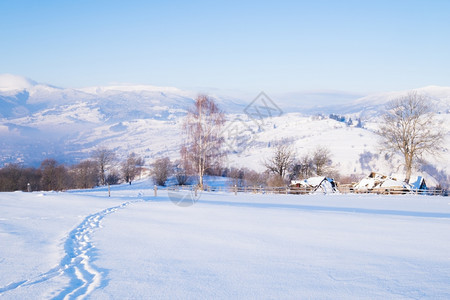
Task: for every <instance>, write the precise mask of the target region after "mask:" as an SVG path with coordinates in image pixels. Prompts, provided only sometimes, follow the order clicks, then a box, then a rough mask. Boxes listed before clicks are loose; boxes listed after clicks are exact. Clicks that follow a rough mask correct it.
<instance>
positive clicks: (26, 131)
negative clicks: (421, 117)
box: [0, 74, 450, 174]
mask: <svg viewBox="0 0 450 300" xmlns="http://www.w3.org/2000/svg"><path fill="white" fill-rule="evenodd" d="M417 91H418V92H419V93H422V94H424V95H426V96H428V97H429V99H430V101H431V102H432V105H433V107H436V108H437V110H438V112H439V113H440V115H439V117H440V118H442V119H443V120H444V121H445V126H444V128H443V130H445V131H446V133H447V137H450V125H447V124H450V122H449V121H450V87H437V86H430V87H425V88H420V89H418V90H417ZM407 92H408V91H400V92H390V93H380V94H374V95H367V96H364V97H360V96H359V95H352V94H343V93H325V94H319V93H318V94H314V95H312V94H308V95H306V94H303V96H302V94H296V95H285V96H280V97H279V98H276V99H272V100H273V102H274V103H275V104H276V105H278V106H279V109H280V114H279V115H276V116H269V117H267V118H265V119H264V120H263V121H262V122H259V123H258V122H255V119H254V116H253V117H252V116H250V115H248V114H246V113H245V112H246V111H247V110H246V107H247V106H249V105H250V108H251V106H252V105H255V103H253V102H252V100H253V99H236V98H232V97H227V96H223V95H211V96H213V97H214V98H215V99H216V100H217V102H218V103H219V105H220V107H221V108H222V109H223V110H224V111H225V112H226V113H227V119H228V121H229V122H228V124H227V126H226V128H227V129H229V128H231V127H233V126H235V128H234V129H235V130H233V131H229V132H227V133H228V136H227V144H228V145H229V146H230V149H229V150H230V155H229V158H228V159H229V161H228V163H229V164H230V166H247V167H251V168H254V169H261V160H263V159H264V158H265V157H268V156H269V155H270V153H271V151H272V150H273V145H275V144H276V143H279V142H283V143H286V142H288V143H291V144H293V145H294V146H295V149H296V150H297V154H298V155H299V156H301V155H302V154H305V153H308V152H309V151H311V150H312V149H314V148H315V147H317V146H318V145H322V146H327V147H328V148H330V150H331V151H332V153H333V157H332V158H333V161H334V163H335V165H336V167H337V168H338V169H339V171H341V173H343V174H353V173H356V174H364V173H367V172H368V171H370V170H372V169H374V170H376V171H384V172H386V173H392V172H395V171H398V170H394V169H392V168H393V166H392V161H391V162H389V161H386V160H385V159H384V158H383V157H382V156H380V155H379V153H378V150H377V138H376V136H375V135H374V133H373V131H374V130H375V129H376V128H377V122H378V117H379V116H380V112H381V111H382V110H383V108H384V105H385V103H386V102H387V101H389V100H392V99H394V98H396V97H399V96H402V95H405V94H406V93H407ZM196 95H197V92H193V91H186V90H180V89H177V88H172V87H155V86H146V85H133V86H132V85H114V86H105V87H89V88H81V89H71V88H59V87H55V86H51V85H46V84H40V83H37V82H35V81H33V80H30V79H26V78H23V77H20V76H15V75H9V74H3V75H0V139H1V140H0V145H1V148H0V166H1V165H3V164H4V163H8V162H23V163H24V164H26V165H29V164H31V165H37V164H39V163H40V162H41V161H42V160H43V159H44V158H47V157H52V158H56V159H57V160H59V161H61V162H65V163H68V164H70V163H76V162H78V161H79V160H81V159H84V158H86V157H88V156H89V153H90V152H91V151H92V150H93V149H95V148H96V147H98V146H105V147H108V148H111V149H114V150H115V151H116V152H117V154H118V156H119V157H125V156H126V155H127V154H128V153H130V152H132V151H133V152H136V153H138V154H141V155H143V156H144V157H145V158H146V159H147V161H148V162H151V161H152V160H153V159H154V158H155V157H157V156H161V155H168V156H169V157H171V158H177V156H178V150H179V145H180V142H181V140H180V129H181V122H182V117H183V116H184V115H185V112H186V109H187V107H189V106H190V105H191V104H192V103H193V101H194V100H193V99H194V98H195V96H196ZM314 97H315V98H314ZM317 97H320V101H318V102H316V104H315V105H311V104H308V101H310V102H313V103H314V102H315V101H314V100H313V99H319V98H317ZM310 99H312V100H310ZM306 104H308V105H306ZM247 109H248V108H247ZM281 112H282V114H281ZM329 114H334V116H335V117H334V118H329ZM337 116H338V117H337ZM350 119H352V121H351V122H350ZM358 119H360V120H361V123H360V124H359V125H361V124H362V125H363V126H356V125H357V124H358V122H357V120H358ZM256 121H258V120H256ZM448 149H450V138H448V139H447V143H446V147H445V149H444V154H443V157H442V158H433V157H431V158H429V160H430V162H431V163H432V164H433V165H435V166H436V167H437V169H439V170H445V171H447V172H449V171H450V166H449V165H450V164H449V162H450V151H448ZM442 162H445V163H442Z"/></svg>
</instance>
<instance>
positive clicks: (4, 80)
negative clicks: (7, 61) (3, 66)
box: [0, 74, 36, 92]
mask: <svg viewBox="0 0 450 300" xmlns="http://www.w3.org/2000/svg"><path fill="white" fill-rule="evenodd" d="M34 85H36V82H34V81H33V80H31V79H28V78H25V77H23V76H18V75H12V74H0V92H8V91H19V90H24V89H29V88H31V87H33V86H34Z"/></svg>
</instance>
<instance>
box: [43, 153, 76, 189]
mask: <svg viewBox="0 0 450 300" xmlns="http://www.w3.org/2000/svg"><path fill="white" fill-rule="evenodd" d="M40 169H41V173H42V177H41V187H42V188H43V189H44V190H47V191H49V190H55V191H61V190H64V189H66V188H67V187H68V185H69V183H68V179H69V178H68V175H67V170H66V167H65V166H64V165H58V162H57V161H56V160H54V159H51V158H49V159H45V160H44V161H42V163H41V166H40Z"/></svg>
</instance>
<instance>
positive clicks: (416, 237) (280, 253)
mask: <svg viewBox="0 0 450 300" xmlns="http://www.w3.org/2000/svg"><path fill="white" fill-rule="evenodd" d="M449 278H450V198H448V197H429V196H377V195H310V196H298V195H267V194H266V195H256V194H238V195H237V196H235V195H234V194H226V193H203V194H201V196H200V199H199V201H198V202H197V203H196V204H195V205H193V206H190V207H179V206H176V205H174V204H173V203H172V202H171V201H170V199H169V198H168V196H167V192H166V191H163V190H160V191H159V194H158V197H154V196H153V189H152V187H151V186H150V184H149V183H148V182H144V181H143V182H139V183H136V184H134V185H132V186H127V185H122V186H114V187H112V189H111V198H108V193H107V190H106V189H105V188H99V189H94V190H86V191H71V192H67V193H51V192H50V193H49V192H34V193H21V192H16V193H0V298H3V299H47V298H55V299H63V298H68V299H72V298H77V297H79V298H83V297H85V296H87V297H89V298H92V299H144V298H157V299H158V298H166V299H177V298H190V299H211V298H227V299H230V298H233V299H234V298H237V299H247V298H252V299H265V298H271V299H273V298H277V299H301V298H303V299H305V298H320V299H323V298H328V299H348V298H359V299H360V298H366V299H405V298H412V299H418V298H420V299H423V298H425V299H449V298H450V284H449Z"/></svg>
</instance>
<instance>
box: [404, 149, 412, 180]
mask: <svg viewBox="0 0 450 300" xmlns="http://www.w3.org/2000/svg"><path fill="white" fill-rule="evenodd" d="M405 168H406V178H405V182H406V183H409V180H410V179H411V173H412V155H405Z"/></svg>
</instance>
